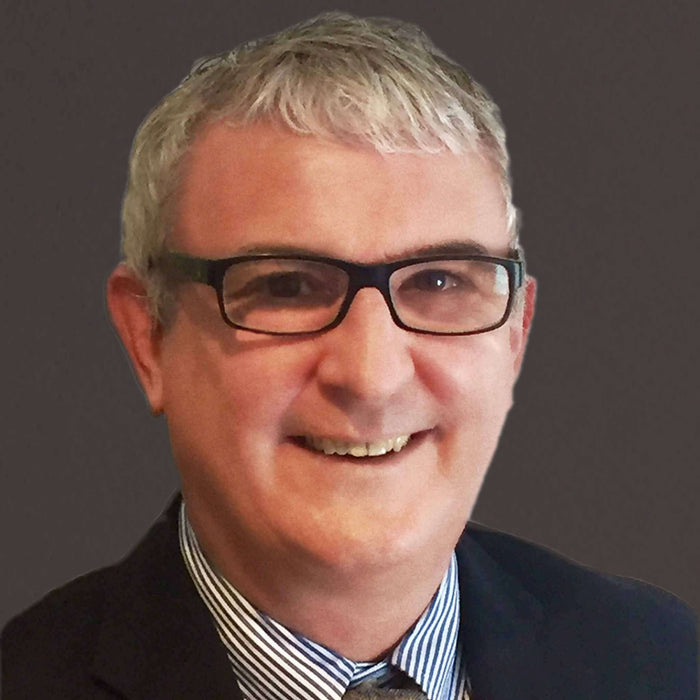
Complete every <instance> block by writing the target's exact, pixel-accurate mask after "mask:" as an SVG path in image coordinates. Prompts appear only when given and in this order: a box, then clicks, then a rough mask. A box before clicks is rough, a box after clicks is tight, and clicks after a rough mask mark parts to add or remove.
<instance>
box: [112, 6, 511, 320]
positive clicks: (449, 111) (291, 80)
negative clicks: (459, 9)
mask: <svg viewBox="0 0 700 700" xmlns="http://www.w3.org/2000/svg"><path fill="white" fill-rule="evenodd" d="M220 120H225V121H227V122H231V123H232V124H236V125H239V126H242V125H246V124H253V123H258V122H274V123H277V124H280V125H282V126H284V127H286V128H288V129H290V130H291V131H293V132H296V133H299V134H310V135H314V136H319V137H323V138H330V139H332V140H335V141H340V142H344V143H348V144H350V145H353V144H356V145H360V144H362V145H370V146H372V147H373V148H375V149H376V150H377V151H379V152H381V153H399V152H400V153H417V152H425V153H439V152H444V151H450V152H452V153H457V154H459V153H464V152H467V151H470V150H471V151H473V150H475V149H477V148H481V149H482V150H483V152H484V153H486V154H487V156H488V157H489V158H490V159H491V160H492V162H493V163H494V165H495V166H496V168H497V170H498V173H499V176H500V179H501V183H502V188H503V193H504V200H505V205H506V214H507V221H508V227H509V232H510V236H511V242H512V244H513V246H514V247H515V245H516V244H517V212H516V209H515V207H514V206H513V204H512V195H511V181H510V174H509V161H508V152H507V150H506V145H505V131H504V128H503V124H502V122H501V119H500V115H499V111H498V107H497V106H496V104H495V103H494V102H493V101H492V100H491V98H490V97H489V95H488V94H487V93H486V91H485V90H484V89H483V88H482V87H481V86H480V85H479V84H478V83H477V82H476V81H474V80H473V79H472V78H471V77H470V76H469V74H468V73H467V72H466V71H465V70H464V69H463V68H462V67H461V66H460V65H458V64H456V63H455V62H453V61H452V60H450V59H449V58H448V57H447V56H446V55H445V54H443V53H442V52H441V51H440V50H439V49H438V48H437V47H436V46H435V45H434V44H433V43H432V42H431V41H430V39H429V38H428V37H427V36H426V35H425V34H424V33H423V32H422V31H421V30H420V29H419V28H418V27H417V26H415V25H412V24H407V23H404V22H400V21H398V20H393V19H387V18H357V17H353V16H351V15H347V14H343V13H338V12H330V13H325V14H322V15H319V16H318V17H315V18H313V19H310V20H308V21H305V22H301V23H299V24H296V25H294V26H292V27H290V28H288V29H285V30H284V31H281V32H279V33H278V34H275V35H272V36H269V37H265V38H263V39H260V40H258V41H252V42H248V43H245V44H242V45H241V46H239V47H237V48H235V49H233V50H231V51H227V52H225V53H222V54H219V55H217V56H214V57H211V58H206V59H202V60H200V61H198V62H197V63H195V65H194V67H193V68H192V71H191V72H190V74H189V75H188V76H187V77H186V78H185V79H184V80H183V81H182V82H181V83H180V85H179V86H178V87H177V88H176V89H175V90H173V92H171V93H170V94H169V95H167V96H166V97H165V99H163V100H162V102H160V104H158V105H157V106H156V107H155V109H153V111H152V112H151V113H150V114H149V115H148V117H147V118H146V120H145V121H144V122H143V124H142V125H141V126H140V128H139V130H138V132H137V133H136V137H135V139H134V144H133V147H132V151H131V159H130V167H129V179H128V183H127V188H126V193H125V197H124V204H123V208H122V227H123V228H122V252H123V256H124V259H125V262H126V264H127V265H128V266H129V267H130V268H131V269H132V270H133V271H134V272H135V273H136V274H137V275H138V276H139V277H140V278H141V279H142V280H143V281H144V283H145V284H146V288H147V293H148V296H149V298H150V301H151V304H152V309H153V312H154V315H155V316H156V317H157V318H159V319H160V320H161V321H162V320H163V319H164V307H165V306H166V305H167V301H168V300H167V285H166V282H165V280H164V279H163V278H162V277H161V276H160V273H159V272H158V270H157V269H155V268H154V269H149V267H150V266H149V261H151V260H153V259H156V258H157V257H158V256H159V255H160V254H161V253H162V252H163V251H164V250H165V247H166V237H167V234H168V231H169V230H170V228H171V226H172V224H173V221H174V217H175V216H176V211H175V209H176V207H177V194H178V187H179V181H180V179H181V176H182V169H183V161H184V158H185V155H186V154H187V151H188V149H189V147H190V145H191V144H192V142H193V140H194V139H195V137H196V135H197V133H198V132H199V130H201V129H202V127H203V126H204V125H206V124H210V123H212V122H215V121H220Z"/></svg>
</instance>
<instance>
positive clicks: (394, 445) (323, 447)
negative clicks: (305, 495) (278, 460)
mask: <svg viewBox="0 0 700 700" xmlns="http://www.w3.org/2000/svg"><path fill="white" fill-rule="evenodd" d="M409 438H410V435H399V436H398V437H395V438H389V439H388V440H378V441H377V442H341V441H340V440H331V439H330V438H325V437H313V436H309V435H307V436H305V437H304V442H305V443H306V446H307V447H311V448H312V449H314V450H318V451H319V452H324V453H325V454H327V455H350V456H351V457H378V456H379V455H385V454H386V453H387V452H392V451H393V452H400V451H401V450H402V449H403V448H404V447H406V445H407V444H408V441H409Z"/></svg>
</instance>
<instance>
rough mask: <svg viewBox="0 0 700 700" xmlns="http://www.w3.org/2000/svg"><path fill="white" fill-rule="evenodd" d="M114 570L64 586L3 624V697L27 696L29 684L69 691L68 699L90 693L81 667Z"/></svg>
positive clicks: (91, 644) (91, 688)
mask: <svg viewBox="0 0 700 700" xmlns="http://www.w3.org/2000/svg"><path fill="white" fill-rule="evenodd" d="M113 569H114V567H108V568H105V569H100V570H97V571H94V572H91V573H89V574H85V575H84V576H81V577H79V578H77V579H75V580H73V581H71V582H70V583H67V584H65V585H64V586H62V587H61V588H58V589H56V590H54V591H52V592H51V593H49V594H48V595H46V596H45V597H44V598H43V599H42V600H40V601H39V602H38V603H36V604H34V605H33V606H32V607H30V608H29V609H28V610H26V611H24V612H23V613H21V614H19V615H17V616H16V617H15V618H13V619H12V620H10V622H8V623H7V625H6V626H5V628H4V629H3V631H2V641H1V644H2V688H3V697H7V698H8V700H9V699H10V698H23V697H30V695H28V694H27V693H28V692H29V691H28V689H29V688H31V689H32V691H31V692H35V691H36V689H39V688H52V689H53V691H52V692H55V691H56V690H58V688H59V687H60V688H65V689H66V692H68V691H69V689H70V695H69V696H70V697H76V698H80V697H88V696H90V697H94V692H95V690H94V685H93V684H92V683H91V682H89V680H88V675H87V672H86V670H85V666H86V664H87V663H89V660H90V659H91V657H92V653H91V650H92V649H93V648H94V645H95V643H96V639H97V635H98V632H99V623H98V621H99V620H101V618H102V610H103V607H104V604H105V591H106V590H107V588H108V586H109V581H110V580H111V578H112V576H113ZM81 691H83V694H81ZM90 693H93V695H89V694H90ZM66 697H68V695H67V696H66Z"/></svg>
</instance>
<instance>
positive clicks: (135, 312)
mask: <svg viewBox="0 0 700 700" xmlns="http://www.w3.org/2000/svg"><path fill="white" fill-rule="evenodd" d="M107 307H108V308H109V313H110V315H111V316H112V323H113V324H114V327H115V328H116V330H117V333H119V337H120V338H121V340H122V343H123V344H124V348H125V349H126V351H127V353H128V354H129V357H130V358H131V364H132V366H133V368H134V371H135V372H136V376H137V377H138V379H139V382H140V383H141V387H142V389H143V391H144V393H145V394H146V398H147V399H148V403H149V404H150V406H151V411H153V414H154V415H158V414H159V413H162V412H163V378H162V371H161V354H160V350H161V347H160V346H161V342H162V335H163V333H162V329H161V328H160V326H159V324H158V322H157V320H156V319H155V318H154V317H153V316H152V314H151V309H150V303H149V300H148V297H147V295H146V288H145V286H144V284H143V282H142V281H141V280H140V279H139V278H138V277H137V275H136V274H135V273H134V272H133V271H132V270H131V269H130V268H128V267H127V266H126V265H125V264H123V263H122V264H120V265H118V266H117V268H116V269H115V270H114V272H112V274H111V275H110V276H109V279H108V280H107Z"/></svg>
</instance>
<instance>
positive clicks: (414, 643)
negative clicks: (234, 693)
mask: <svg viewBox="0 0 700 700" xmlns="http://www.w3.org/2000/svg"><path fill="white" fill-rule="evenodd" d="M179 534H180V549H181V552H182V555H183V558H184V560H185V564H186V566H187V570H188V571H189V573H190V576H191V578H192V581H193V582H194V584H195V587H196V589H197V591H198V593H199V595H200V597H201V598H202V600H203V601H204V603H205V604H206V606H207V607H208V608H209V611H210V612H211V614H212V617H213V618H214V623H215V626H216V629H217V632H218V633H219V637H220V638H221V641H222V643H223V644H224V646H225V647H226V651H227V654H228V658H229V661H230V662H231V665H232V668H233V671H234V673H235V674H236V677H237V679H238V681H239V685H240V686H241V690H242V691H243V693H244V694H245V696H246V697H247V698H250V699H251V700H296V699H297V698H299V697H304V698H309V700H340V698H342V696H343V694H344V692H345V691H346V689H347V688H348V687H349V686H354V685H357V684H358V683H360V682H361V681H364V680H366V679H369V678H372V679H376V680H378V681H379V685H386V684H387V683H389V682H390V679H391V677H392V676H393V675H394V674H395V673H396V669H400V670H401V671H403V672H404V673H406V674H407V675H408V676H409V677H410V678H412V679H413V680H414V681H415V682H416V683H418V685H420V686H421V688H422V689H423V690H424V691H425V693H426V694H427V696H428V698H429V700H453V699H454V698H456V697H459V696H460V695H459V694H460V693H461V692H462V691H461V688H462V687H463V683H464V681H463V678H462V672H461V664H460V662H459V660H460V657H461V654H460V653H459V651H458V632H459V583H458V576H457V563H456V558H455V556H454V554H453V555H452V559H451V561H450V564H449V566H448V569H447V571H446V572H445V575H444V577H443V579H442V582H441V583H440V587H439V588H438V590H437V593H436V594H435V596H434V597H433V600H432V601H431V603H430V605H429V606H428V608H427V609H426V610H425V612H424V613H423V614H422V615H421V617H420V618H419V619H418V621H417V622H416V624H415V625H414V626H413V627H412V628H411V629H410V630H409V631H408V632H407V633H406V635H405V636H404V637H403V639H402V640H401V641H400V642H399V644H398V645H397V646H396V647H395V649H394V650H393V652H392V653H391V655H390V656H389V658H387V659H383V660H381V661H378V662H371V663H370V662H367V663H358V662H354V661H351V660H349V659H346V658H345V657H343V656H341V655H340V654H338V653H336V652H334V651H332V650H331V649H328V648H327V647H325V646H323V645H321V644H318V643H316V642H314V641H312V640H310V639H308V638H306V637H304V636H303V635H300V634H298V633H296V632H293V631H291V630H289V629H288V628H286V627H285V626H284V625H282V624H280V623H279V622H277V621H276V620H274V619H273V618H271V617H269V616H267V615H265V614H264V613H261V612H260V611H258V610H256V609H255V608H254V607H253V606H252V605H251V604H250V603H249V602H248V601H247V600H246V599H245V598H244V597H243V596H242V595H241V594H240V593H239V592H238V591H237V590H236V589H235V588H234V587H233V586H232V585H231V584H230V583H229V582H228V581H227V580H226V579H224V578H223V577H222V576H221V575H220V574H219V573H218V572H217V571H216V570H215V569H214V568H213V567H212V566H211V564H210V563H209V562H208V561H207V559H206V557H205V555H204V553H203V552H202V549H201V547H200V545H199V542H198V540H197V537H196V535H195V532H194V530H193V528H192V526H191V524H190V522H189V520H188V518H187V514H186V510H185V503H184V501H183V502H182V505H181V507H180V515H179Z"/></svg>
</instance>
